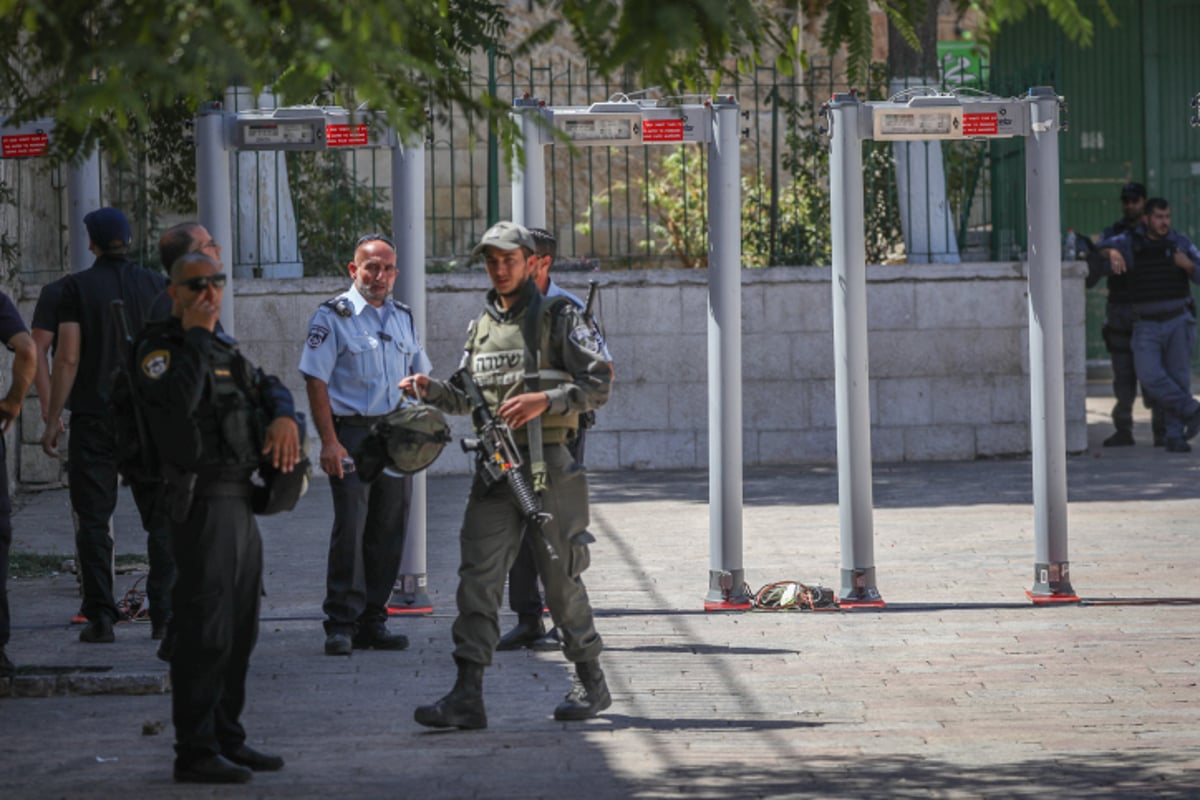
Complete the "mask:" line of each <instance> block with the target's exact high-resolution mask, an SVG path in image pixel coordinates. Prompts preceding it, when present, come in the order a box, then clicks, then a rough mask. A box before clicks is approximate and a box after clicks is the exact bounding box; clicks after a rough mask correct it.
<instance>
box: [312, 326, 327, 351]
mask: <svg viewBox="0 0 1200 800" xmlns="http://www.w3.org/2000/svg"><path fill="white" fill-rule="evenodd" d="M328 335H329V328H326V327H325V326H324V325H313V326H312V327H311V328H309V329H308V346H309V347H311V348H312V349H313V350H316V349H317V348H318V347H320V346H321V345H322V344H323V343H324V342H325V337H327V336H328Z"/></svg>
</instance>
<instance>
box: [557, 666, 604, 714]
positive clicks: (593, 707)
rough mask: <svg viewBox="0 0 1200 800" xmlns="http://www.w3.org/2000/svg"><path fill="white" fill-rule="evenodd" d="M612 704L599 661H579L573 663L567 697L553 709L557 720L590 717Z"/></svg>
mask: <svg viewBox="0 0 1200 800" xmlns="http://www.w3.org/2000/svg"><path fill="white" fill-rule="evenodd" d="M611 705H612V695H611V694H609V693H608V684H607V683H606V682H605V681H604V670H602V669H600V662H599V661H580V662H579V663H578V664H576V665H575V680H574V681H573V682H572V684H571V691H569V692H567V697H566V699H565V700H563V701H562V702H561V703H559V704H558V708H556V709H554V718H555V719H558V720H578V719H590V718H591V717H594V716H596V715H597V714H599V713H600V712H601V711H603V710H604V709H606V708H608V707H609V706H611Z"/></svg>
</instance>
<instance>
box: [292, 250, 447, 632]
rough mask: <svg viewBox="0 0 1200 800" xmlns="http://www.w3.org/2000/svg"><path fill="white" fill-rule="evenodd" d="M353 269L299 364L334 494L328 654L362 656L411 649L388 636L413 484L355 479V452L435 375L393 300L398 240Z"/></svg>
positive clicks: (387, 478) (367, 253) (386, 477)
mask: <svg viewBox="0 0 1200 800" xmlns="http://www.w3.org/2000/svg"><path fill="white" fill-rule="evenodd" d="M349 270H350V277H351V279H352V280H353V281H354V283H353V285H352V286H351V287H350V288H349V289H348V290H346V292H344V293H343V294H341V295H338V296H337V297H335V298H333V299H332V300H328V301H326V302H324V303H322V304H321V306H320V307H319V308H318V309H317V312H316V313H315V314H314V315H313V318H312V321H311V322H310V323H309V326H308V337H307V341H306V342H305V346H304V351H303V353H302V354H301V356H300V372H302V373H303V374H304V379H305V384H306V386H307V390H308V402H309V406H310V408H311V411H312V419H313V423H314V424H315V425H316V428H317V433H318V434H319V435H320V437H321V469H322V470H324V471H325V474H326V475H328V476H329V486H330V489H331V491H332V494H333V532H332V534H331V536H330V542H329V569H328V574H327V578H326V594H325V604H324V606H323V609H324V612H325V616H326V620H325V634H326V637H325V653H326V654H327V655H347V656H348V655H350V653H351V651H352V650H353V649H355V648H358V649H365V648H375V649H378V650H403V649H404V648H405V647H407V646H408V638H407V637H405V636H403V635H401V634H393V633H389V632H388V630H387V627H386V623H387V601H388V598H389V597H390V595H391V592H392V586H393V584H394V583H395V581H396V574H397V573H398V572H399V569H400V558H401V554H402V553H403V549H404V526H405V522H406V520H407V517H408V505H409V498H410V495H411V491H412V490H411V478H407V477H404V476H402V475H398V474H396V473H392V472H389V471H387V470H385V471H384V473H383V474H382V475H380V476H379V477H378V478H376V479H375V480H374V481H372V482H370V483H368V482H366V481H364V480H362V478H361V477H360V476H359V475H358V474H357V473H356V472H354V461H353V459H352V458H351V455H350V454H351V453H353V452H355V450H356V449H357V448H358V446H359V445H360V444H361V443H362V441H363V439H365V438H366V437H367V435H368V434H369V433H370V429H371V426H372V425H373V424H374V423H376V422H378V421H379V420H380V419H382V418H383V417H384V416H386V415H387V414H388V412H390V411H392V410H393V409H395V408H396V406H398V405H399V404H400V402H401V399H402V397H401V392H400V389H399V388H398V384H399V383H400V380H401V379H402V378H404V377H407V376H408V375H411V374H413V373H417V372H420V373H428V372H429V371H430V369H431V368H432V367H431V364H430V362H429V358H428V357H427V356H426V355H425V351H424V350H423V349H422V347H421V343H420V341H419V340H418V339H417V332H416V328H415V326H414V324H413V317H412V313H411V312H410V311H409V309H408V307H407V306H405V305H403V304H402V303H399V302H397V301H396V300H394V299H392V287H393V286H394V285H395V283H396V274H397V269H396V246H395V244H393V243H392V240H391V239H389V238H388V237H386V236H383V235H381V234H368V235H366V236H363V237H362V238H361V239H359V240H358V243H357V245H356V246H355V250H354V260H353V261H352V262H350V265H349Z"/></svg>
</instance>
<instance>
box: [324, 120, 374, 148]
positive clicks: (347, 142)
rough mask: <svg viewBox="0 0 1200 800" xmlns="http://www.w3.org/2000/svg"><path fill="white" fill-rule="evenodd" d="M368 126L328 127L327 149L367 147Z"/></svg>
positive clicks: (326, 127)
mask: <svg viewBox="0 0 1200 800" xmlns="http://www.w3.org/2000/svg"><path fill="white" fill-rule="evenodd" d="M369 132H370V131H369V130H368V126H366V125H326V126H325V146H326V147H366V146H367V144H368V143H369V142H368V140H367V134H368V133H369Z"/></svg>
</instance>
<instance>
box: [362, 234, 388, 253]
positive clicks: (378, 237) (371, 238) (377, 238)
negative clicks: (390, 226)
mask: <svg viewBox="0 0 1200 800" xmlns="http://www.w3.org/2000/svg"><path fill="white" fill-rule="evenodd" d="M368 242H383V243H384V244H386V245H387V246H388V247H390V248H392V249H393V250H395V249H396V243H395V242H393V241H392V239H391V237H390V236H384V235H383V234H382V233H368V234H366V235H364V236H361V237H359V240H358V241H357V242H355V243H354V249H355V250H357V249H358V248H360V247H362V246H363V245H364V244H367V243H368Z"/></svg>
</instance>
